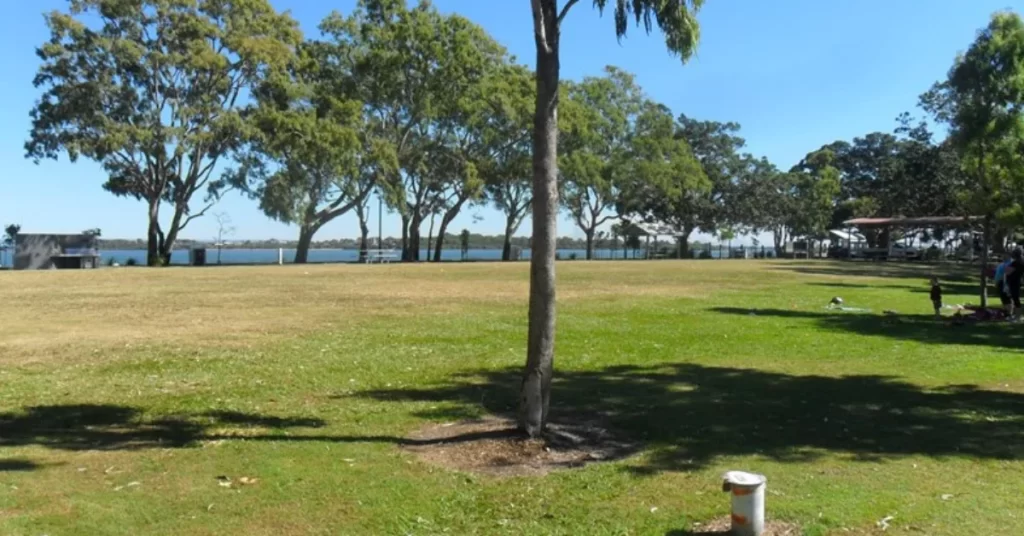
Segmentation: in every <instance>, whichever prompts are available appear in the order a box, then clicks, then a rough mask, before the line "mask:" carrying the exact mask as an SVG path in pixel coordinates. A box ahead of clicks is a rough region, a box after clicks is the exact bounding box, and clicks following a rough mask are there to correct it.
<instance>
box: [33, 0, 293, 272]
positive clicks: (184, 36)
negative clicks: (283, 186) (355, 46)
mask: <svg viewBox="0 0 1024 536" xmlns="http://www.w3.org/2000/svg"><path fill="white" fill-rule="evenodd" d="M46 24H47V26H48V27H49V29H50V39H49V40H48V41H47V42H46V43H44V44H43V45H42V46H41V47H39V49H38V51H37V52H38V55H39V58H40V60H41V61H42V63H41V65H40V67H39V71H38V74H37V75H36V77H35V80H34V83H35V85H36V87H38V88H41V89H42V90H43V94H42V96H41V97H40V99H39V101H38V102H37V104H36V106H35V108H34V109H33V110H32V130H31V133H30V136H29V141H28V142H27V143H26V144H25V149H26V152H27V155H28V156H29V157H30V158H32V159H34V160H36V161H37V162H38V161H39V160H41V159H44V158H54V159H55V158H57V157H58V156H59V155H61V154H64V155H66V156H67V157H68V158H69V159H70V160H72V161H75V160H77V159H78V158H80V157H85V158H88V159H90V160H94V161H97V162H99V163H100V164H101V165H102V166H103V168H104V169H105V170H106V171H107V173H108V179H107V181H106V183H105V184H104V185H103V187H104V188H106V189H107V190H109V191H110V192H111V193H113V194H114V195H118V196H126V197H132V198H135V199H139V200H142V201H145V202H146V203H147V206H148V209H149V211H148V227H149V229H148V233H147V234H148V240H149V264H151V265H154V264H167V263H168V262H170V254H171V251H172V250H173V247H174V242H175V240H176V239H177V237H178V234H179V233H180V232H181V231H182V230H183V229H184V228H185V227H186V226H187V225H188V224H189V222H191V221H192V220H193V219H195V218H197V217H199V216H201V215H202V214H204V213H205V212H206V210H208V209H209V208H210V206H211V204H212V201H213V200H215V199H216V198H217V196H218V194H219V193H220V191H221V190H222V188H223V187H224V186H225V184H226V182H225V181H224V180H223V179H222V177H220V176H219V175H218V172H219V171H221V169H220V168H219V167H218V164H219V163H221V164H222V163H223V162H224V160H225V159H226V158H228V157H230V155H231V154H232V152H233V151H234V150H235V149H237V148H238V146H239V144H240V143H241V140H242V139H244V138H245V134H246V130H247V129H248V128H249V125H248V121H247V116H246V114H245V113H243V110H242V109H243V107H244V106H243V105H242V102H241V100H242V95H243V93H244V92H245V91H246V90H247V89H249V88H251V87H252V86H253V85H254V84H255V83H256V82H257V81H258V80H260V79H261V78H262V77H264V76H267V75H268V74H269V73H271V72H273V71H274V70H276V69H279V68H281V67H282V66H284V65H286V64H287V63H288V62H289V61H290V59H291V57H292V54H293V50H294V47H295V45H296V44H297V43H298V41H299V39H300V38H301V34H300V32H299V30H298V27H297V25H296V23H295V21H293V20H292V19H291V18H290V17H289V16H287V15H283V14H279V13H277V12H276V11H274V9H273V7H272V6H271V5H270V3H269V2H268V1H267V0H210V1H204V2H194V1H192V2H189V1H186V2H182V1H178V0H73V1H71V2H70V8H69V9H68V10H67V11H53V12H51V13H49V14H47V16H46ZM221 167H223V166H221ZM200 193H203V194H204V195H205V196H206V201H207V203H205V204H204V205H203V206H202V208H199V209H198V210H195V209H194V207H193V206H192V204H191V202H192V199H193V197H195V196H196V195H197V194H200ZM162 204H168V205H170V207H171V218H170V222H169V223H164V222H163V221H162V220H161V219H160V209H161V205H162Z"/></svg>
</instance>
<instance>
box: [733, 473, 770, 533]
mask: <svg viewBox="0 0 1024 536" xmlns="http://www.w3.org/2000/svg"><path fill="white" fill-rule="evenodd" d="M722 479H723V480H724V482H723V483H722V491H728V492H731V495H732V534H734V535H735V536H761V535H762V534H763V533H764V489H765V482H767V479H766V478H765V477H764V475H759V474H755V473H746V472H743V471H729V472H728V473H725V475H723V476H722Z"/></svg>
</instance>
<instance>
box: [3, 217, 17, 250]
mask: <svg viewBox="0 0 1024 536" xmlns="http://www.w3.org/2000/svg"><path fill="white" fill-rule="evenodd" d="M20 232H21V226H20V225H18V224H16V223H12V224H9V225H8V226H7V227H4V244H5V245H6V246H7V247H13V246H14V245H15V241H17V239H18V233H20Z"/></svg>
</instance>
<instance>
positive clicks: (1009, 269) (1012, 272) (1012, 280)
mask: <svg viewBox="0 0 1024 536" xmlns="http://www.w3.org/2000/svg"><path fill="white" fill-rule="evenodd" d="M1021 276H1024V250H1021V248H1019V247H1018V248H1014V250H1013V253H1011V254H1010V256H1009V257H1008V258H1007V259H1005V260H1004V261H1003V262H1001V263H999V266H996V274H995V283H996V290H998V291H999V300H1000V301H1001V302H1002V303H1003V307H1005V308H1006V309H1007V314H1008V316H1009V317H1010V318H1018V317H1019V315H1020V309H1021V308H1020V283H1021Z"/></svg>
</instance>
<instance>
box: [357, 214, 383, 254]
mask: <svg viewBox="0 0 1024 536" xmlns="http://www.w3.org/2000/svg"><path fill="white" fill-rule="evenodd" d="M356 216H358V217H359V262H366V254H367V252H368V251H369V249H370V242H369V237H370V224H369V222H368V221H367V219H368V217H369V211H368V210H367V207H366V200H363V201H362V202H360V203H359V204H358V205H356ZM383 247H384V246H381V245H378V246H377V248H378V249H380V248H383Z"/></svg>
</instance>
